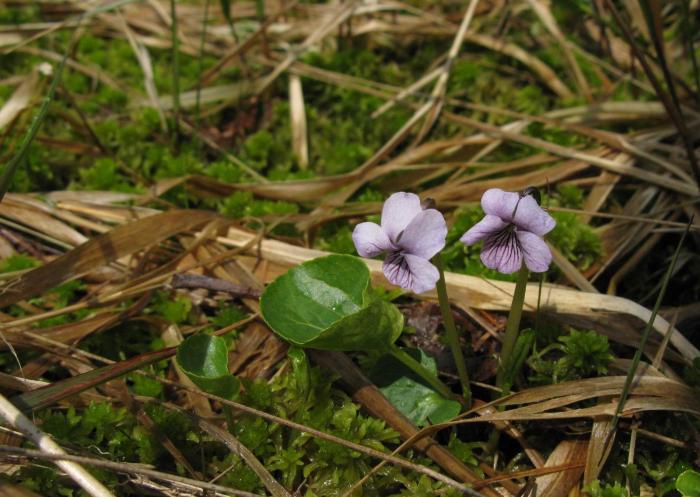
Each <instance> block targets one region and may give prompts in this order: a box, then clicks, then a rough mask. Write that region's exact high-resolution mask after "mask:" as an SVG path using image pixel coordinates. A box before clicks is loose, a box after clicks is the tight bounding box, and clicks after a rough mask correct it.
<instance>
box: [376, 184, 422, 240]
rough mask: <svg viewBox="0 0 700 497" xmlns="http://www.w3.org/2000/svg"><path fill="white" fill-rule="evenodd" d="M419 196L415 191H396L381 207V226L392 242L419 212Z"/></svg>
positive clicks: (420, 210) (420, 209)
mask: <svg viewBox="0 0 700 497" xmlns="http://www.w3.org/2000/svg"><path fill="white" fill-rule="evenodd" d="M422 211H423V209H422V208H421V206H420V198H418V195H416V194H415V193H406V192H398V193H394V194H393V195H391V196H390V197H389V198H388V199H386V202H384V207H383V208H382V228H384V232H385V233H386V234H387V235H389V239H390V240H391V241H392V242H396V239H397V238H398V236H399V234H400V233H401V232H402V231H403V230H405V229H406V226H408V223H410V222H411V221H412V220H413V218H414V217H416V215H418V213H419V212H422Z"/></svg>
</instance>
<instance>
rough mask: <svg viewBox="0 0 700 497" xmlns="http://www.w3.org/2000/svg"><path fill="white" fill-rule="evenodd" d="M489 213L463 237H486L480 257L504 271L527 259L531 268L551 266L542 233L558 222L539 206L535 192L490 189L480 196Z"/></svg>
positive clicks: (469, 239) (468, 242)
mask: <svg viewBox="0 0 700 497" xmlns="http://www.w3.org/2000/svg"><path fill="white" fill-rule="evenodd" d="M481 207H482V208H483V209H484V213H485V214H486V216H484V218H483V219H482V220H481V221H479V222H478V223H476V224H475V225H474V226H472V227H471V228H470V229H469V231H467V232H466V233H465V234H464V235H463V236H462V238H460V241H461V242H462V243H464V244H465V245H473V244H475V243H476V242H478V241H480V240H483V241H484V246H483V248H482V250H481V261H482V262H483V263H484V264H485V265H486V267H488V268H491V269H496V270H497V271H499V272H501V273H506V274H510V273H514V272H516V271H518V270H519V269H520V268H521V267H522V265H523V261H525V265H526V266H527V268H528V269H529V270H530V271H534V272H536V273H541V272H543V271H546V270H547V269H548V268H549V264H550V263H551V262H552V252H551V251H550V250H549V247H548V246H547V244H546V243H545V242H544V240H543V239H542V237H543V236H544V235H546V234H547V233H549V232H550V231H551V230H552V229H553V228H554V225H555V224H556V222H555V221H554V219H553V218H552V216H550V215H549V214H547V212H545V211H544V210H543V209H542V207H540V206H539V204H538V203H537V200H535V198H534V197H533V195H532V194H530V193H527V191H526V192H523V193H514V192H504V191H503V190H500V189H498V188H492V189H490V190H487V191H486V192H485V193H484V195H483V196H482V197H481Z"/></svg>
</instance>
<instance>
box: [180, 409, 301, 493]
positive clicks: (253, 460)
mask: <svg viewBox="0 0 700 497" xmlns="http://www.w3.org/2000/svg"><path fill="white" fill-rule="evenodd" d="M188 414H189V415H190V417H191V418H192V419H193V420H194V421H195V422H196V423H197V425H198V426H199V427H200V428H201V429H202V430H204V431H206V432H207V433H208V434H209V435H211V436H212V437H214V438H215V439H217V440H219V441H220V442H223V443H224V444H226V447H228V448H229V450H230V451H231V452H233V453H234V454H236V455H237V456H238V457H240V458H241V459H243V460H244V461H245V463H246V464H247V465H248V467H249V468H250V469H251V470H253V472H254V473H255V474H256V475H258V478H260V480H261V481H262V483H263V485H264V486H265V488H266V489H267V491H268V492H270V493H271V494H272V495H273V496H274V497H292V496H291V494H290V493H289V492H288V491H287V490H286V489H285V488H284V487H283V486H282V485H280V484H279V482H278V481H277V480H275V478H274V477H273V476H272V475H271V474H270V472H269V471H268V470H267V469H266V468H265V466H263V464H262V463H261V462H260V460H259V459H258V458H257V457H255V454H253V453H252V452H251V451H250V449H249V448H248V447H246V446H245V445H243V444H242V443H241V442H240V441H239V440H238V439H237V438H236V437H234V436H233V435H231V434H230V433H229V432H227V431H226V430H224V429H222V428H219V427H218V426H216V425H214V424H212V423H210V422H208V421H206V420H204V419H202V418H200V417H199V416H196V415H194V414H192V413H188Z"/></svg>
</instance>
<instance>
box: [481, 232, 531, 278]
mask: <svg viewBox="0 0 700 497" xmlns="http://www.w3.org/2000/svg"><path fill="white" fill-rule="evenodd" d="M481 262H483V263H484V265H485V266H486V267H488V268H490V269H495V270H496V271H498V272H500V273H503V274H510V273H514V272H516V271H517V270H519V269H520V268H521V267H522V265H523V251H522V249H521V248H520V244H519V243H518V238H517V237H516V235H515V232H514V231H512V230H510V229H507V230H505V231H504V230H502V231H500V232H498V233H495V234H493V235H491V236H489V237H488V238H486V240H485V242H484V248H483V249H482V250H481Z"/></svg>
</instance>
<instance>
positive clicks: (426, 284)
mask: <svg viewBox="0 0 700 497" xmlns="http://www.w3.org/2000/svg"><path fill="white" fill-rule="evenodd" d="M382 269H383V271H384V275H385V276H386V279H388V280H389V281H390V282H391V283H393V284H394V285H397V286H400V287H401V288H404V289H406V290H411V291H412V292H414V293H423V292H427V291H428V290H432V289H433V288H435V284H436V283H437V280H438V279H439V278H440V273H439V272H438V270H437V268H436V267H435V266H433V265H432V264H431V263H430V261H428V260H427V259H423V258H421V257H417V256H415V255H411V254H402V253H401V252H393V253H391V254H389V255H388V256H387V258H386V259H385V260H384V265H383V266H382Z"/></svg>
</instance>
